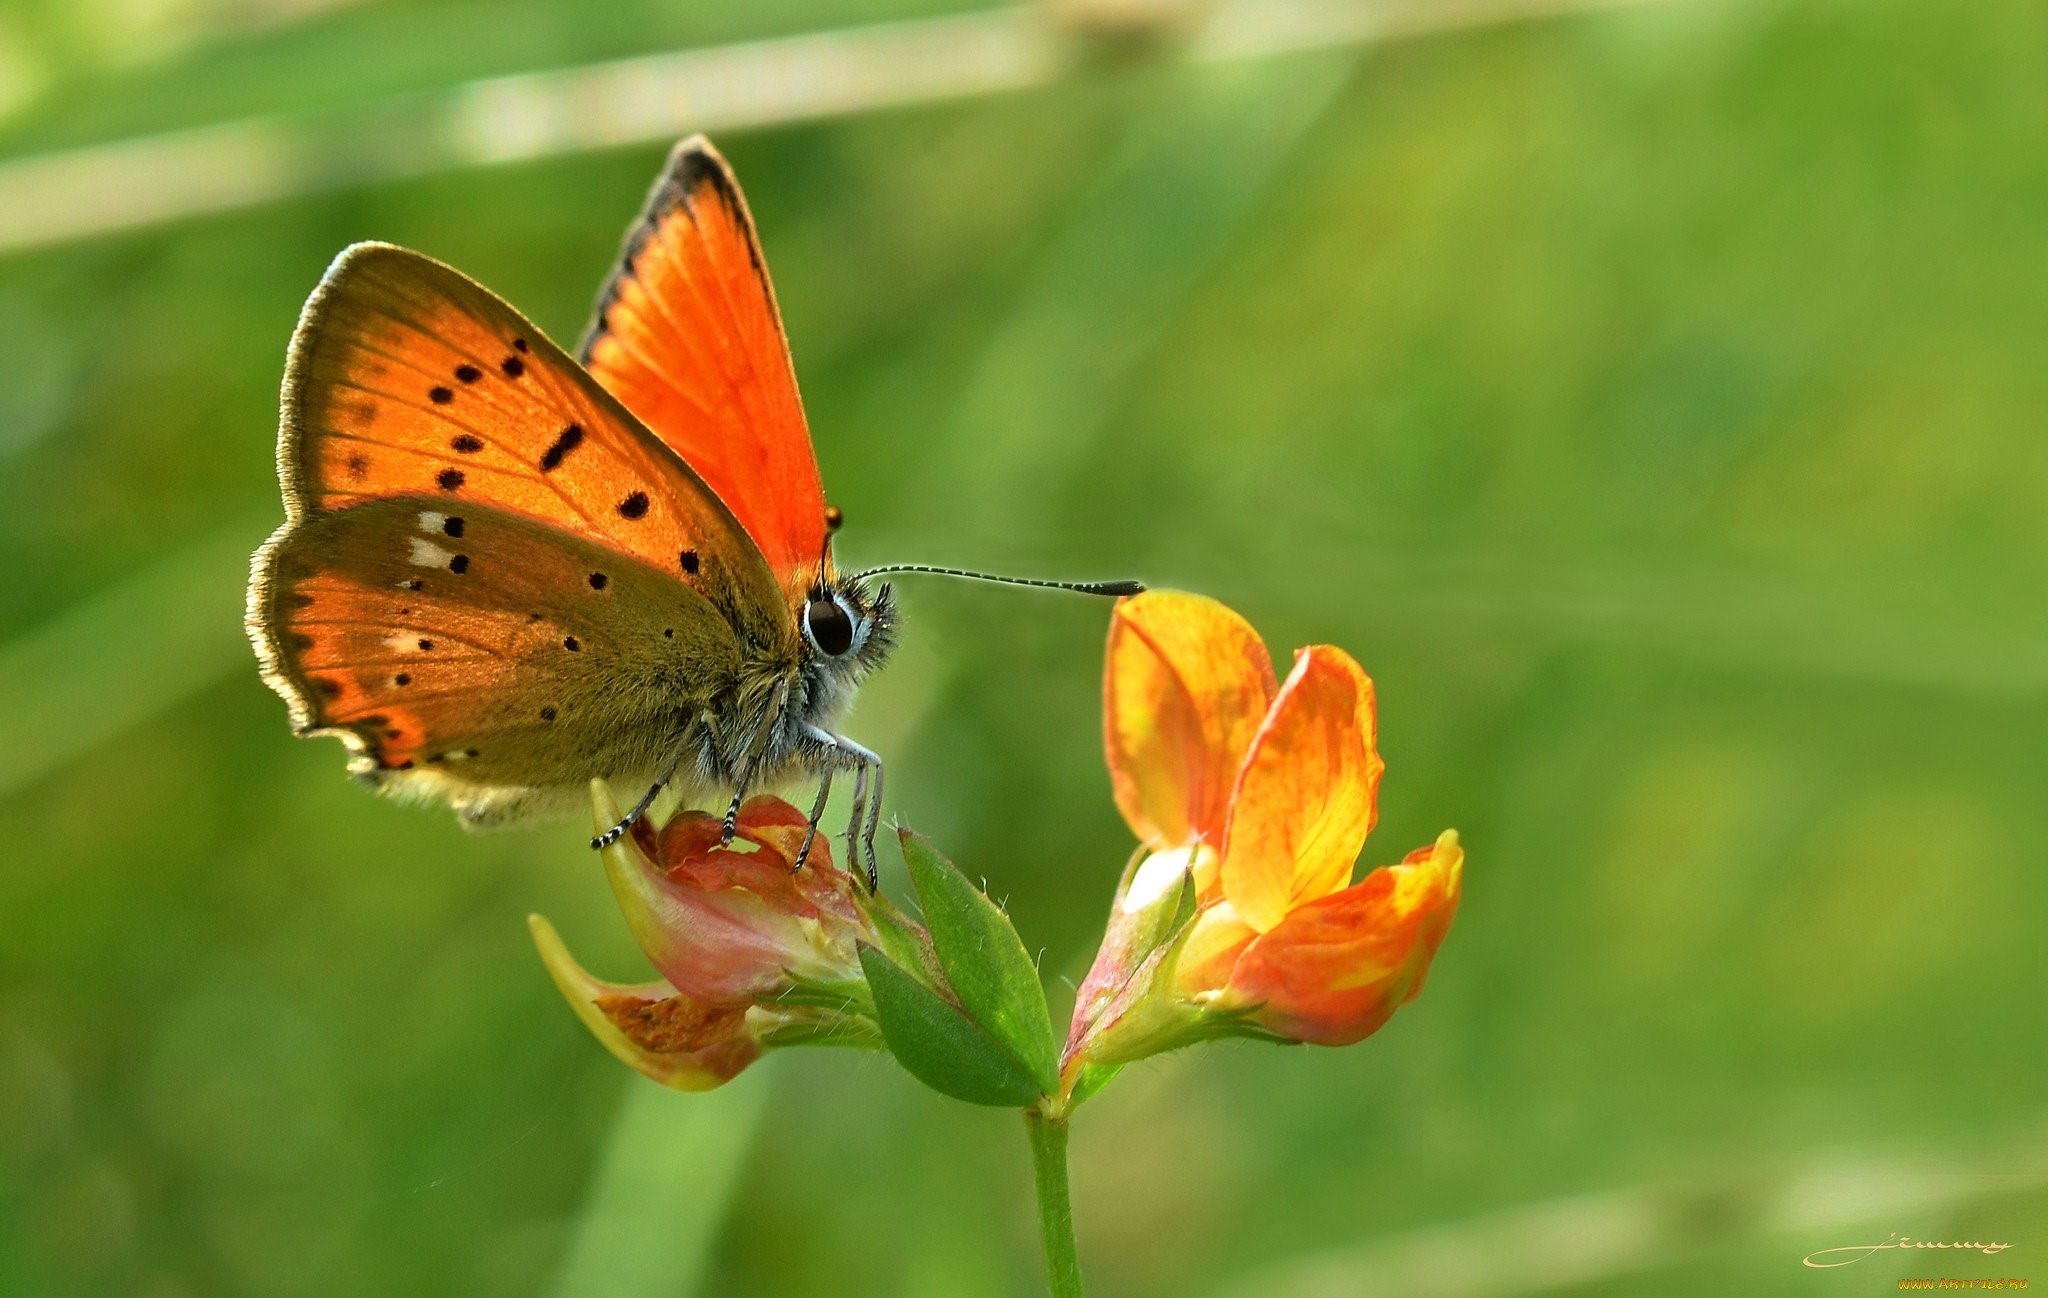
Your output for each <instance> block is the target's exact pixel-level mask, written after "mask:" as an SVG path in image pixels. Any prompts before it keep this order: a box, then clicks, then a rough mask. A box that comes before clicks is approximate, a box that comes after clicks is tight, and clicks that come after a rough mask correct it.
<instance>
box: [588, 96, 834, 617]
mask: <svg viewBox="0 0 2048 1298" xmlns="http://www.w3.org/2000/svg"><path fill="white" fill-rule="evenodd" d="M579 354H580V355H581V356H582V358H583V361H584V364H585V365H587V366H588V367H589V369H590V372H591V373H592V374H593V375H595V376H596V378H597V380H598V382H600V383H602V384H603V385H604V386H605V387H606V388H607V389H609V390H610V391H611V392H612V393H613V394H615V395H616V396H617V397H618V398H619V399H620V400H621V401H623V402H624V403H625V404H626V407H627V408H628V409H629V410H631V411H633V412H634V413H635V414H637V415H638V416H639V417H640V418H641V419H643V420H645V421H646V423H647V425H648V426H649V427H650V428H652V429H653V430H654V432H655V433H656V434H657V435H659V436H660V437H661V439H662V440H663V441H665V442H667V443H668V445H669V446H670V447H672V448H674V450H675V452H676V453H677V454H678V455H680V456H681V457H682V458H683V459H684V460H685V461H687V462H688V463H689V465H690V467H691V468H693V469H695V470H696V471H697V473H698V474H699V475H701V476H702V477H703V479H704V480H705V481H706V482H708V483H709V484H710V485H711V487H712V489H713V490H715V491H716V492H717V493H718V495H719V496H720V497H721V498H722V499H723V500H724V501H725V503H726V504H727V505H728V506H730V507H731V509H732V511H733V513H734V514H735V515H737V516H738V518H739V520H740V523H741V524H742V525H743V526H744V527H745V528H746V530H747V534H748V535H749V536H751V537H753V539H754V542H755V544H756V545H758V546H759V547H760V549H761V553H762V554H763V555H764V556H766V558H767V561H768V565H769V567H770V568H772V569H773V570H774V571H775V573H776V575H777V576H778V577H779V578H781V579H782V580H783V581H784V582H785V583H790V582H791V581H792V579H793V578H794V577H795V576H796V574H799V573H809V572H811V571H812V570H814V569H815V568H816V567H817V565H818V563H819V556H820V555H821V554H822V552H823V550H824V545H825V536H826V525H825V492H824V487H823V485H822V484H821V483H820V481H819V478H818V462H817V458H816V455H815V454H814V453H813V451H812V449H811V435H810V431H809V429H808V427H807V426H806V425H805V422H804V411H803V404H802V402H801V401H800V400H799V399H798V396H797V386H796V372H795V369H794V368H793V367H792V365H791V362H790V356H789V344H788V341H787V339H786V338H785V337H784V334H783V331H782V316H781V312H780V311H779V310H778V309H777V307H776V305H775V290H774V288H773V287H772V286H771V285H770V284H769V282H768V268H767V264H766V263H765V262H764V261H763V260H762V258H761V248H760V244H759V242H758V241H757V240H756V239H755V237H754V223H753V220H752V218H751V217H750V216H749V215H748V213H747V205H746V200H745V199H743V198H742V197H741V196H740V189H739V184H738V182H737V181H735V180H734V179H733V175H732V170H731V168H729V167H728V166H727V165H726V162H725V159H724V158H722V157H720V156H719V154H718V152H717V150H715V149H713V148H712V147H711V145H710V143H709V142H708V141H706V140H705V139H704V138H703V137H702V136H696V137H693V138H691V139H688V140H685V141H683V142H682V143H681V144H679V145H677V146H676V149H675V152H673V153H672V154H670V155H669V162H668V167H667V169H666V170H665V171H664V172H663V173H662V176H661V178H660V180H658V181H657V182H656V183H655V186H654V189H653V191H652V192H651V193H650V194H649V195H648V198H647V205H646V207H645V209H644V210H643V211H642V212H641V214H640V219H639V220H638V221H636V222H635V223H634V224H633V226H632V228H631V229H630V230H628V231H627V234H626V241H625V247H624V250H623V251H622V253H621V255H620V258H619V264H618V267H617V268H616V269H615V270H614V271H613V272H612V276H611V278H610V279H609V280H608V281H607V282H606V284H605V287H604V290H603V292H602V293H601V294H600V296H599V298H598V304H597V313H596V316H595V318H594V319H593V320H592V321H591V325H590V328H589V330H588V331H587V332H586V333H585V335H584V338H583V343H582V346H581V347H580V348H579Z"/></svg>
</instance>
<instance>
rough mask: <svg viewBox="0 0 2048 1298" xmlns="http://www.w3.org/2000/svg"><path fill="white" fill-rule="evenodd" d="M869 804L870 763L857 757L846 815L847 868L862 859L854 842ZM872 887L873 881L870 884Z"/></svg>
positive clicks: (854, 763)
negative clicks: (856, 853)
mask: <svg viewBox="0 0 2048 1298" xmlns="http://www.w3.org/2000/svg"><path fill="white" fill-rule="evenodd" d="M867 806H868V764H867V763H866V762H863V761H861V760H860V759H859V758H855V759H854V761H853V806H852V808H851V809H850V810H849V811H848V812H847V816H846V868H847V869H849V870H851V869H853V868H854V867H855V866H856V865H857V864H858V863H859V861H860V858H859V857H858V856H856V855H855V854H854V843H855V842H856V841H857V840H858V839H859V837H860V835H859V833H858V827H859V825H860V818H861V813H862V812H864V811H866V810H867ZM869 886H870V887H871V888H872V887H873V884H872V882H871V883H870V884H869Z"/></svg>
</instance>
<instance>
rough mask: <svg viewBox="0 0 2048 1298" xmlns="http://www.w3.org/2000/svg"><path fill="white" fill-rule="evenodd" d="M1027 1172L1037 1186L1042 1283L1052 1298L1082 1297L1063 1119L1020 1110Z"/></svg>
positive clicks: (1034, 1110)
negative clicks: (1028, 1156)
mask: <svg viewBox="0 0 2048 1298" xmlns="http://www.w3.org/2000/svg"><path fill="white" fill-rule="evenodd" d="M1024 1131H1025V1134H1026V1135H1028V1136H1030V1138H1031V1172H1032V1178H1033V1180H1035V1181H1036V1182H1037V1184H1038V1233H1039V1236H1040V1237H1041V1238H1042V1239H1043V1240H1044V1241H1045V1283H1046V1288H1047V1289H1048V1290H1050V1291H1051V1293H1052V1298H1082V1292H1081V1257H1080V1254H1079V1253H1078V1252H1077V1251H1076V1250H1075V1248H1074V1207H1073V1204H1071V1203H1070V1202H1068V1200H1067V1120H1066V1119H1065V1118H1051V1117H1047V1116H1046V1115H1045V1114H1043V1113H1041V1112H1039V1111H1038V1110H1037V1109H1026V1110H1024Z"/></svg>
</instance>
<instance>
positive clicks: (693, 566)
mask: <svg viewBox="0 0 2048 1298" xmlns="http://www.w3.org/2000/svg"><path fill="white" fill-rule="evenodd" d="M676 562H677V563H679V564H680V565H681V566H682V569H683V571H684V572H687V573H689V574H690V575H691V576H693V577H694V576H696V575H697V569H698V567H699V566H700V565H699V563H698V561H697V552H696V551H695V550H685V551H683V552H682V554H681V555H679V556H677V559H676Z"/></svg>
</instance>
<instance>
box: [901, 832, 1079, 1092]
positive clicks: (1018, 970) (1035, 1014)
mask: <svg viewBox="0 0 2048 1298" xmlns="http://www.w3.org/2000/svg"><path fill="white" fill-rule="evenodd" d="M897 836H898V838H900V839H901V840H902V844H903V862H904V864H905V865H907V866H909V867H910V881H911V883H912V884H913V885H914V886H915V887H916V888H917V899H918V901H919V902H920V903H921V904H922V906H923V908H924V922H925V927H926V928H927V929H928V930H929V931H930V932H931V935H932V947H933V949H934V951H936V952H937V954H938V957H939V965H940V967H941V968H942V969H943V970H944V971H945V974H946V984H947V986H949V987H951V988H952V990H953V994H954V995H955V996H957V997H959V999H960V1006H961V1008H962V1009H964V1010H966V1011H967V1015H968V1017H969V1018H971V1019H973V1020H974V1022H975V1023H976V1024H978V1025H979V1026H980V1027H981V1029H982V1030H983V1031H985V1032H987V1033H988V1034H989V1035H990V1036H992V1037H994V1038H995V1039H996V1040H997V1041H998V1042H1000V1043H1002V1045H1003V1046H1004V1047H1005V1048H1006V1049H1007V1050H1008V1051H1009V1053H1010V1054H1012V1055H1014V1056H1015V1057H1016V1058H1018V1059H1020V1060H1022V1061H1023V1062H1024V1064H1025V1066H1026V1067H1027V1068H1028V1069H1029V1070H1030V1072H1031V1075H1032V1077H1033V1078H1034V1079H1035V1080H1036V1082H1037V1084H1038V1089H1039V1090H1040V1091H1041V1092H1043V1093H1045V1094H1047V1095H1050V1094H1052V1093H1053V1092H1055V1091H1057V1090H1058V1089H1059V1046H1058V1043H1057V1042H1055V1041H1054V1039H1053V1035H1052V1013H1051V1011H1050V1010H1048V1009H1047V1008H1046V1004H1045V988H1044V987H1043V986H1042V985H1041V984H1040V983H1039V981H1038V966H1037V965H1036V964H1034V963H1032V960H1031V954H1030V953H1029V952H1028V951H1026V950H1025V949H1024V942H1023V939H1021V938H1019V937H1018V936H1017V930H1016V928H1015V927H1014V926H1013V925H1012V924H1011V923H1010V917H1009V916H1008V915H1006V914H1004V913H1003V909H1002V907H1000V906H998V905H996V904H995V903H994V902H993V901H990V900H989V899H988V895H987V894H986V893H984V892H982V890H981V889H979V888H977V887H975V886H974V884H973V883H972V882H970V881H969V880H968V878H967V876H966V875H964V874H962V873H960V871H959V869H958V868H957V867H955V866H954V864H953V863H952V862H951V861H948V860H947V859H946V858H945V857H944V856H942V855H940V853H939V851H938V849H937V848H935V847H933V846H932V845H931V841H930V840H929V839H927V838H925V837H924V836H923V835H922V834H918V833H914V832H912V831H911V830H908V829H904V830H899V831H898V834H897Z"/></svg>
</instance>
